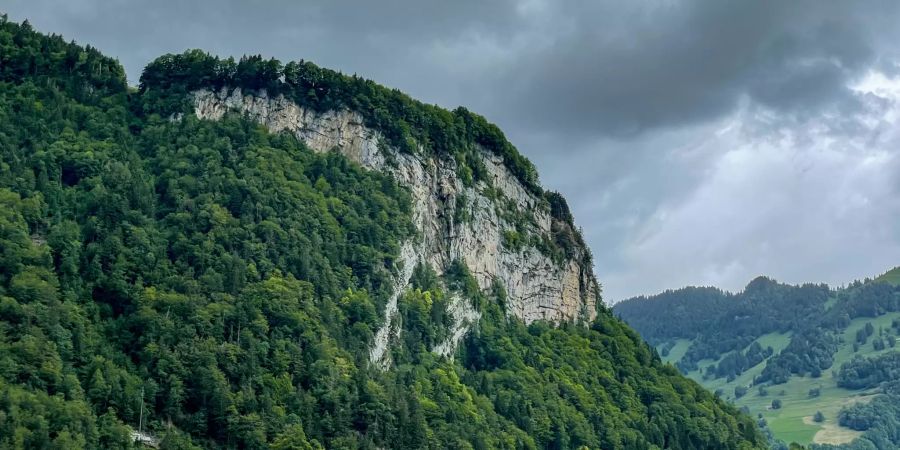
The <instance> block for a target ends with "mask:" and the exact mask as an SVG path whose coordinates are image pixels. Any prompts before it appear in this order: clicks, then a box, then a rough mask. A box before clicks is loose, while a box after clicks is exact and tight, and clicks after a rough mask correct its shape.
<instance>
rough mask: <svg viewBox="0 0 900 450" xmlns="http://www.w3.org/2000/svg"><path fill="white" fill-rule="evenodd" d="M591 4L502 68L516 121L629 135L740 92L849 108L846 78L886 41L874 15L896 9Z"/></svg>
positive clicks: (790, 105)
mask: <svg viewBox="0 0 900 450" xmlns="http://www.w3.org/2000/svg"><path fill="white" fill-rule="evenodd" d="M591 4H592V5H595V6H587V5H583V4H580V3H576V5H577V8H578V9H579V11H578V12H577V13H575V12H571V13H570V14H568V15H570V16H571V17H574V19H573V20H574V21H575V25H574V31H572V32H570V33H567V34H565V35H562V36H560V37H559V39H558V40H557V41H556V42H554V45H552V46H549V47H547V48H545V49H543V50H542V52H541V54H539V55H538V56H536V57H532V58H529V59H528V60H527V61H522V62H521V64H520V65H518V66H515V67H512V68H510V69H509V70H508V71H507V72H505V73H504V78H507V77H508V78H511V79H516V80H517V83H516V85H515V86H516V89H515V90H510V91H507V93H508V96H507V97H506V98H505V99H504V100H505V101H507V102H514V103H516V104H517V105H518V106H519V107H518V108H516V111H518V112H519V113H520V114H519V116H517V118H518V120H521V121H527V123H530V124H533V125H534V126H545V124H547V125H546V126H550V127H554V128H557V129H568V130H569V131H570V132H572V133H596V132H597V131H598V130H600V131H604V132H606V133H612V134H618V135H628V134H635V133H640V132H642V131H644V130H648V129H653V128H656V127H664V126H677V125H682V124H685V123H691V122H695V121H701V120H708V119H710V118H713V117H716V116H718V115H720V114H723V113H725V112H727V111H730V110H732V109H733V108H735V107H736V105H737V104H738V102H739V101H740V99H741V98H742V97H743V96H749V97H751V98H752V99H753V100H755V101H758V102H760V103H762V104H765V105H766V106H768V107H771V108H774V109H776V110H786V111H792V112H796V111H798V110H801V109H802V110H805V111H814V110H816V109H817V108H819V107H835V106H837V107H849V108H853V107H855V100H854V99H853V96H852V95H851V94H850V92H849V91H848V90H847V87H846V86H847V83H848V81H850V80H853V79H854V78H856V77H858V76H860V75H861V74H862V73H863V72H864V71H865V70H867V69H868V67H869V66H870V65H871V64H872V63H873V61H874V59H875V56H876V54H877V53H878V51H879V50H881V48H882V47H884V46H885V45H886V42H885V41H888V40H890V39H892V38H894V37H896V33H895V32H894V28H896V27H895V26H894V25H892V24H890V23H889V22H887V21H884V20H881V19H879V17H893V18H896V17H897V12H898V4H897V3H895V2H866V3H865V6H861V5H862V4H861V3H850V2H814V1H806V2H782V1H764V2H743V1H685V2H679V3H678V7H677V8H675V7H672V6H670V5H671V3H670V2H665V3H660V2H657V3H652V2H651V4H654V5H656V6H655V7H648V6H647V3H644V2H632V3H629V5H631V6H630V7H620V8H612V7H611V6H610V4H608V3H603V4H601V5H600V6H596V3H593V2H591ZM565 5H569V6H570V7H576V6H572V5H573V2H565ZM663 5H665V6H663ZM629 9H630V11H628V10H629ZM623 10H625V11H623ZM860 11H861V12H860ZM623 24H625V25H623ZM608 30H612V32H609V31H608ZM888 43H889V44H891V45H892V42H888ZM538 106H540V107H538Z"/></svg>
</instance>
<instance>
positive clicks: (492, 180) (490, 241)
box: [193, 88, 599, 364]
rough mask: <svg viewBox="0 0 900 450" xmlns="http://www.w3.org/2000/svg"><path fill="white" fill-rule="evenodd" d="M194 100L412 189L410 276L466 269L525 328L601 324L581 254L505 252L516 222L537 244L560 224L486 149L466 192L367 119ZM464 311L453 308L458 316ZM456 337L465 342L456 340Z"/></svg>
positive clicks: (215, 97)
mask: <svg viewBox="0 0 900 450" xmlns="http://www.w3.org/2000/svg"><path fill="white" fill-rule="evenodd" d="M193 99H194V111H195V114H196V115H197V117H199V118H202V119H211V120H218V119H220V118H221V117H222V116H223V115H224V114H225V113H226V112H228V111H235V112H238V113H241V114H245V115H246V116H247V117H249V118H251V119H253V120H255V121H257V122H259V123H261V124H263V125H265V126H266V127H267V128H269V130H271V131H273V132H279V131H288V132H290V133H293V134H294V135H296V136H297V137H298V138H300V139H302V140H303V141H305V142H306V144H307V145H308V146H309V147H310V148H312V149H313V150H315V151H319V152H325V151H330V150H332V149H336V150H338V151H340V152H341V153H342V154H344V155H346V156H347V157H348V158H349V159H351V160H353V161H356V162H357V163H359V164H360V165H362V166H364V167H367V168H369V169H372V170H380V171H383V172H386V173H390V174H391V175H393V176H394V177H395V178H396V179H397V180H398V181H399V182H400V183H402V184H403V185H405V186H406V187H407V188H409V189H410V191H411V193H412V198H413V202H414V205H413V206H414V213H413V220H414V223H415V225H416V227H417V229H418V231H419V233H420V234H421V237H420V238H417V239H421V241H418V242H417V243H416V244H415V247H414V248H415V252H416V254H415V255H414V256H415V257H414V258H413V257H410V256H403V255H401V260H402V262H403V263H404V272H405V271H406V270H412V267H411V266H412V265H414V262H415V261H421V262H424V263H426V264H428V265H430V266H431V267H432V268H433V269H434V270H435V271H436V272H437V273H443V272H444V271H445V270H446V269H447V268H448V267H449V266H450V264H451V263H452V262H453V261H455V260H457V259H459V260H461V261H463V262H465V264H466V265H467V266H468V267H469V269H470V270H471V272H472V274H473V275H474V276H475V278H476V280H477V281H478V285H479V287H481V288H482V289H487V288H489V287H490V286H491V285H492V283H493V282H494V281H495V280H496V281H499V282H500V283H501V284H502V285H503V287H504V288H505V289H506V293H507V297H508V298H507V309H508V313H510V314H512V315H515V316H516V317H519V318H521V319H522V320H524V321H525V322H532V321H534V320H538V319H546V320H550V321H555V322H559V321H566V320H582V319H583V320H591V319H593V318H594V317H595V315H596V302H597V301H598V298H599V295H598V293H599V292H598V287H597V283H596V281H595V280H594V277H593V274H592V271H591V268H590V267H584V266H583V264H582V263H581V258H580V255H575V256H576V257H575V258H572V259H570V260H567V261H564V262H563V263H561V264H558V263H557V262H554V261H553V259H551V258H550V257H549V256H547V255H544V254H542V253H541V252H540V251H538V250H537V249H536V248H534V247H531V246H529V245H524V246H522V247H521V248H519V249H512V248H507V247H505V246H504V232H506V231H509V230H512V229H515V225H516V224H515V223H510V221H509V217H510V216H512V217H519V218H522V217H524V218H527V222H528V223H527V224H524V225H525V226H526V227H527V229H528V232H529V235H532V236H548V237H549V236H551V235H552V234H551V233H552V226H553V221H554V219H552V218H551V216H550V212H549V207H548V205H547V204H546V202H545V201H544V200H543V199H542V198H540V197H538V196H535V195H534V194H532V193H531V192H529V191H528V190H527V189H526V188H525V186H524V185H523V184H522V183H521V182H520V181H519V180H518V179H517V178H516V177H515V176H513V174H512V173H511V172H510V171H509V170H508V169H507V168H506V166H505V165H504V164H503V161H502V159H501V158H500V157H499V156H497V155H495V154H493V153H490V152H488V151H486V150H481V156H482V160H483V162H484V165H485V167H486V168H487V172H488V174H489V180H488V182H484V181H482V182H479V183H477V184H476V185H475V186H466V185H465V183H463V180H462V179H461V178H460V176H459V175H458V171H457V164H456V162H455V161H454V160H452V159H451V158H439V157H422V156H419V155H423V154H429V153H430V152H424V151H420V152H418V154H417V155H410V154H407V153H401V152H399V151H397V150H395V149H393V148H390V147H389V146H387V145H385V144H384V143H383V139H382V137H381V134H380V133H379V132H378V131H377V130H373V129H370V128H368V127H366V126H365V124H364V120H363V117H362V116H361V115H360V114H359V113H356V112H353V111H348V110H338V111H327V112H316V111H313V110H310V109H306V108H303V107H300V106H298V105H297V104H295V103H293V102H291V101H290V100H288V99H286V98H284V97H283V96H278V97H274V98H270V97H268V96H267V95H266V94H265V93H264V92H262V93H257V94H254V95H245V94H244V93H242V91H241V90H240V89H239V88H236V89H233V90H228V89H224V88H223V89H222V90H221V91H219V92H212V91H209V90H200V91H196V92H194V94H193ZM420 150H421V149H420ZM491 187H492V188H493V189H494V190H496V191H499V192H500V193H502V195H500V200H497V199H496V198H494V199H492V198H489V197H488V196H486V195H485V194H484V193H485V190H486V189H488V188H491ZM460 196H463V198H464V199H466V205H467V206H466V208H467V209H468V211H467V213H468V216H469V218H468V219H467V220H465V221H461V222H459V223H457V221H455V220H454V217H455V214H454V213H455V209H456V206H457V198H459V197H460ZM504 208H505V209H504ZM503 211H508V212H511V213H512V214H503ZM521 226H522V225H521V224H520V227H521ZM404 248H413V247H411V246H404ZM578 251H579V252H584V251H585V249H579V250H578ZM409 263H413V264H409ZM407 266H410V267H407ZM408 280H409V276H407V274H406V273H402V274H400V275H399V277H398V283H397V290H398V294H399V292H400V291H402V290H403V289H404V287H405V286H406V283H407V282H408ZM396 296H397V294H395V295H394V296H392V297H391V299H390V300H391V301H390V302H389V303H388V306H387V317H386V320H385V329H384V330H379V331H378V335H377V337H376V342H375V344H374V345H373V349H372V355H371V356H372V360H373V361H378V362H379V363H382V364H387V362H386V359H385V355H386V354H388V353H387V352H386V348H387V342H388V341H389V340H390V336H391V332H390V330H391V328H390V327H391V324H392V322H393V315H394V314H395V312H396V300H397V298H396ZM464 311H465V310H464V309H460V308H459V307H456V309H455V311H454V312H456V313H457V314H462V313H463V312H464ZM465 314H468V318H466V319H465V320H462V319H461V318H459V317H457V318H456V319H457V323H471V321H472V320H477V318H474V319H473V316H472V315H471V314H469V313H468V312H465ZM457 333H461V334H459V336H458V337H457ZM464 334H465V329H464V328H460V329H454V332H453V337H452V338H451V339H452V342H450V343H447V345H446V346H439V348H438V349H436V351H438V352H439V353H442V354H450V353H452V352H453V350H454V349H455V344H456V343H457V342H459V339H461V338H462V336H463V335H464ZM442 345H443V344H442Z"/></svg>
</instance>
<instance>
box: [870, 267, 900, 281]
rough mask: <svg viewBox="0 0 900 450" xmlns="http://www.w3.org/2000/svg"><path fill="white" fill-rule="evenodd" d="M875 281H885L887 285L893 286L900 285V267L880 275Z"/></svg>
mask: <svg viewBox="0 0 900 450" xmlns="http://www.w3.org/2000/svg"><path fill="white" fill-rule="evenodd" d="M875 281H883V282H885V283H891V284H893V285H898V284H900V267H894V268H893V269H891V270H888V271H887V272H885V273H883V274H881V275H879V276H878V278H875Z"/></svg>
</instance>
